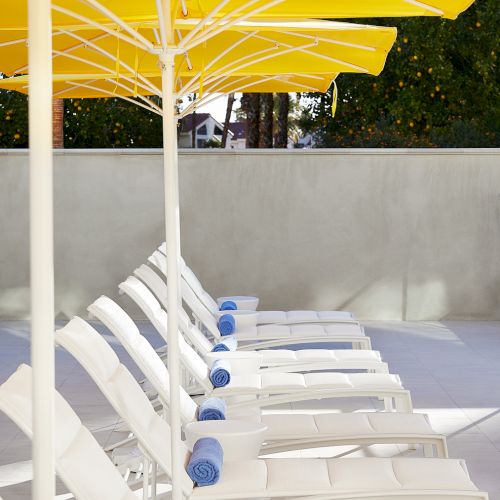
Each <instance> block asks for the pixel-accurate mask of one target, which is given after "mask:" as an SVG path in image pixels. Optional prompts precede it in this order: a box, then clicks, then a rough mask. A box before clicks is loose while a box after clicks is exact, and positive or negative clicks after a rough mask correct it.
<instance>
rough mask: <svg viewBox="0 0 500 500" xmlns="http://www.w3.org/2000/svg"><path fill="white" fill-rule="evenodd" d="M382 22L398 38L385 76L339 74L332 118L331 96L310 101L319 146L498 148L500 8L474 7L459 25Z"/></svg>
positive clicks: (305, 123)
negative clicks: (395, 29) (391, 27)
mask: <svg viewBox="0 0 500 500" xmlns="http://www.w3.org/2000/svg"><path fill="white" fill-rule="evenodd" d="M377 21H378V24H382V22H381V21H382V20H380V19H379V20H377V19H370V20H367V22H368V23H372V24H377ZM383 23H384V24H387V25H395V26H398V32H399V35H398V40H397V42H396V44H395V46H394V48H393V49H392V51H391V53H390V54H389V56H388V60H387V65H386V67H385V70H384V71H383V73H382V74H381V75H380V76H378V77H370V76H360V75H349V74H343V75H341V76H340V77H339V78H338V80H337V84H338V88H339V98H338V107H337V112H336V116H335V117H334V118H332V117H331V107H330V103H331V92H330V95H329V96H322V95H319V94H306V96H307V97H308V98H309V99H308V100H307V102H308V105H307V106H306V107H305V108H304V110H303V112H302V117H301V126H302V128H303V129H304V130H305V131H307V132H313V133H314V134H315V137H316V141H317V146H319V147H498V146H499V145H500V137H499V132H500V100H499V95H500V94H499V92H498V88H499V83H500V82H499V74H498V70H497V67H496V60H497V50H498V37H497V34H496V30H497V26H498V25H499V24H500V10H499V9H498V5H497V1H496V0H476V3H475V4H474V5H473V6H472V7H471V8H470V9H469V10H468V11H466V12H465V13H464V14H462V15H461V16H460V17H459V18H458V19H457V20H456V21H448V20H442V19H438V18H428V19H420V18H413V19H388V20H383Z"/></svg>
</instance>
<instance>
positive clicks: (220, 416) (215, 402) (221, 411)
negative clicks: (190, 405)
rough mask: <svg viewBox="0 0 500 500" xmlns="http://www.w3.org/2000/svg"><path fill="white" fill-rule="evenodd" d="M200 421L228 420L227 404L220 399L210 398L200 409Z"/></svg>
mask: <svg viewBox="0 0 500 500" xmlns="http://www.w3.org/2000/svg"><path fill="white" fill-rule="evenodd" d="M198 420H199V421H200V422H203V421H204V420H226V402H225V401H224V400H223V399H220V398H208V399H206V400H205V401H203V403H201V405H200V407H199V408H198Z"/></svg>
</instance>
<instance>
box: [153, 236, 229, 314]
mask: <svg viewBox="0 0 500 500" xmlns="http://www.w3.org/2000/svg"><path fill="white" fill-rule="evenodd" d="M148 261H149V262H150V263H151V264H153V265H154V266H155V267H156V268H158V269H159V270H160V272H161V273H162V274H163V275H164V276H167V258H166V253H165V246H164V244H163V245H160V247H159V250H155V251H154V252H153V254H152V255H151V256H150V257H149V258H148ZM181 276H182V278H183V279H184V281H185V282H186V283H187V284H188V286H189V287H190V288H191V290H192V291H193V292H194V293H195V294H196V296H197V297H198V298H199V300H200V301H201V303H202V304H203V305H204V306H205V307H206V308H207V309H208V310H209V311H210V313H211V314H215V313H216V312H217V311H218V310H219V306H218V305H217V302H215V300H214V299H213V298H212V296H211V295H210V294H209V293H207V292H206V291H205V289H204V288H203V285H202V284H201V282H200V280H199V279H198V278H197V277H196V275H195V274H194V272H193V271H192V270H191V268H190V267H189V266H188V265H187V264H186V262H185V261H184V259H182V257H181Z"/></svg>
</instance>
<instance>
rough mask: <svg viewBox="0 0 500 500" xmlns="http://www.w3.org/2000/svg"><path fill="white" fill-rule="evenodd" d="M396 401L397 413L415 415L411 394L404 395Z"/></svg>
mask: <svg viewBox="0 0 500 500" xmlns="http://www.w3.org/2000/svg"><path fill="white" fill-rule="evenodd" d="M394 399H395V403H396V405H395V406H396V411H398V412H402V413H413V404H412V402H411V396H410V393H408V392H407V393H406V394H402V395H400V396H398V397H396V398H394Z"/></svg>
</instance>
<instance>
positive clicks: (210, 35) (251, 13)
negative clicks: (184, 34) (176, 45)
mask: <svg viewBox="0 0 500 500" xmlns="http://www.w3.org/2000/svg"><path fill="white" fill-rule="evenodd" d="M284 1H285V0H272V1H271V2H268V3H267V4H266V5H261V6H260V7H257V8H256V9H254V10H251V11H249V12H247V13H246V14H242V15H241V16H240V17H236V18H234V19H232V20H231V21H228V22H227V23H224V24H222V23H223V22H224V21H225V20H226V19H228V18H229V16H230V15H229V14H227V15H226V16H224V17H223V18H221V19H219V20H218V23H217V24H218V25H219V27H218V28H217V24H214V25H212V29H211V30H207V31H205V32H204V34H203V35H200V36H198V37H196V39H195V40H193V41H192V42H191V44H190V48H192V47H194V46H196V45H199V44H200V43H203V42H205V41H206V40H208V39H210V38H213V37H214V36H216V35H218V34H219V33H221V32H222V31H224V30H227V29H228V28H230V27H231V26H234V25H235V24H237V23H240V22H242V21H245V20H246V19H248V18H249V17H252V16H255V15H257V14H259V13H260V12H262V11H263V10H267V9H270V8H271V7H274V6H275V5H277V4H280V3H283V2H284ZM253 3H255V0H250V2H248V4H245V5H244V6H242V7H240V8H238V9H235V10H234V11H233V12H232V13H231V15H234V13H235V12H240V11H241V10H242V9H243V8H245V7H246V6H247V5H251V4H253ZM221 24H222V25H221Z"/></svg>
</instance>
